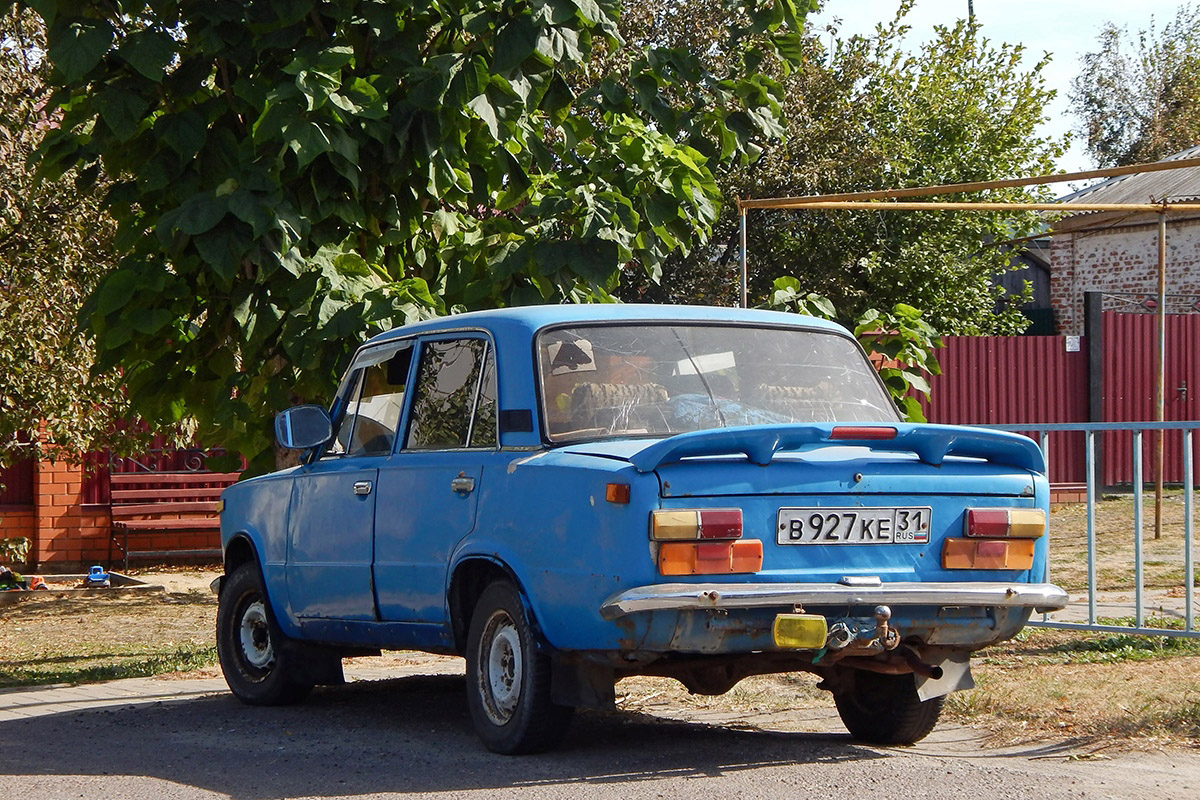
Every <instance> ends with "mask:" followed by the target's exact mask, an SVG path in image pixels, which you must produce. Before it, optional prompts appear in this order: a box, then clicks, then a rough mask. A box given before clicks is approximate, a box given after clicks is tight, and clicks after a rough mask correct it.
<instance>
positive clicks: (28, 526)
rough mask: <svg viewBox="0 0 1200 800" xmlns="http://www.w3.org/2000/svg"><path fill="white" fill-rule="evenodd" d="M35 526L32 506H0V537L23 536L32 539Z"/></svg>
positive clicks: (16, 537)
mask: <svg viewBox="0 0 1200 800" xmlns="http://www.w3.org/2000/svg"><path fill="white" fill-rule="evenodd" d="M36 528H37V524H36V521H35V519H34V512H33V509H32V508H28V507H18V506H0V539H19V538H21V537H24V538H26V539H28V540H30V541H33V539H34V534H35V531H36Z"/></svg>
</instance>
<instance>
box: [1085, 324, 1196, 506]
mask: <svg viewBox="0 0 1200 800" xmlns="http://www.w3.org/2000/svg"><path fill="white" fill-rule="evenodd" d="M1157 341H1158V320H1157V317H1156V316H1155V315H1153V314H1119V313H1113V312H1106V313H1105V314H1104V366H1103V369H1104V420H1103V421H1104V422H1150V421H1153V420H1154V419H1155V402H1154V399H1155V388H1156V386H1155V380H1156V377H1155V370H1156V361H1157ZM1166 354H1167V358H1166V371H1165V381H1164V383H1165V386H1166V392H1165V393H1164V396H1163V418H1164V419H1165V420H1166V421H1167V422H1179V421H1185V420H1195V419H1200V315H1197V314H1168V315H1167V316H1166ZM1154 441H1155V436H1154V434H1153V433H1147V434H1146V435H1145V436H1143V437H1142V459H1143V464H1144V474H1145V475H1146V477H1147V479H1149V478H1151V477H1152V476H1153V475H1154V472H1153V465H1154V461H1153V458H1154V456H1153V453H1154ZM1132 458H1133V440H1132V436H1131V434H1128V433H1107V434H1105V435H1104V437H1103V441H1102V443H1101V459H1100V462H1101V464H1102V465H1103V473H1102V481H1103V483H1104V484H1105V485H1108V486H1111V485H1115V484H1124V483H1129V482H1130V481H1131V480H1132V478H1133V471H1132V470H1133V467H1132ZM1182 465H1183V436H1182V434H1181V433H1179V432H1177V431H1168V432H1166V434H1165V437H1164V469H1163V479H1164V480H1165V481H1167V482H1168V483H1179V482H1182V481H1183V466H1182Z"/></svg>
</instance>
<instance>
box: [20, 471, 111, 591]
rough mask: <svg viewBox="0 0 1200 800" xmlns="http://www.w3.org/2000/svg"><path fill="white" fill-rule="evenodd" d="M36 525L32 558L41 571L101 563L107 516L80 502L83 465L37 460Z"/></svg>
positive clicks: (105, 546) (105, 545) (105, 551)
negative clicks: (49, 568) (48, 568)
mask: <svg viewBox="0 0 1200 800" xmlns="http://www.w3.org/2000/svg"><path fill="white" fill-rule="evenodd" d="M34 508H35V512H34V515H35V524H34V537H33V549H32V552H31V554H30V555H31V559H32V561H33V563H34V564H36V565H37V568H38V569H40V570H42V571H50V570H47V569H46V568H47V567H51V568H52V569H53V570H62V571H72V570H76V569H79V568H81V567H84V566H87V565H88V564H99V563H103V562H104V560H105V559H106V558H107V555H108V533H109V527H110V523H109V517H108V509H107V508H106V507H104V506H99V507H97V506H85V505H84V504H83V467H81V466H78V465H74V464H67V463H66V462H63V461H58V462H51V461H39V462H38V464H37V467H36V470H35V477H34Z"/></svg>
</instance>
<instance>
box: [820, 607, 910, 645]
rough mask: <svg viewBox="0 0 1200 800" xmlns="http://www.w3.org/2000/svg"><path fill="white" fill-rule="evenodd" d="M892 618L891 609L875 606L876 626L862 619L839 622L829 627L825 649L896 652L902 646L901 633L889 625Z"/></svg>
mask: <svg viewBox="0 0 1200 800" xmlns="http://www.w3.org/2000/svg"><path fill="white" fill-rule="evenodd" d="M891 618H892V610H891V609H890V608H888V607H887V606H875V624H874V625H871V623H870V622H869V621H868V620H866V619H862V618H859V619H843V620H838V621H837V622H835V623H833V624H832V625H830V626H829V637H828V638H827V639H826V641H825V648H826V649H827V650H831V651H834V652H836V651H839V650H845V649H847V648H850V649H851V650H855V651H873V652H882V651H886V650H895V649H896V646H897V645H899V644H900V632H899V631H897V630H896V629H895V628H893V627H892V626H891V625H890V624H888V623H889V620H891Z"/></svg>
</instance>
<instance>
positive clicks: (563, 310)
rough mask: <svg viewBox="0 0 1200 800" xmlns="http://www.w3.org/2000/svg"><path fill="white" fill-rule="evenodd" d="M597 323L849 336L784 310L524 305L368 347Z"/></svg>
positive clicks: (441, 322) (418, 325)
mask: <svg viewBox="0 0 1200 800" xmlns="http://www.w3.org/2000/svg"><path fill="white" fill-rule="evenodd" d="M592 322H681V323H684V322H687V323H704V322H709V323H714V322H715V323H742V324H751V325H788V326H801V327H806V328H818V329H822V330H828V331H830V332H836V333H841V334H843V335H844V334H846V333H847V331H846V329H845V328H843V327H842V326H841V325H838V324H837V323H835V322H829V321H828V320H823V319H818V318H816V317H807V316H803V315H801V314H792V313H788V312H782V311H763V310H761V309H756V308H750V309H746V308H726V307H718V306H668V305H650V304H636V303H592V304H571V305H547V306H518V307H513V308H498V309H492V310H489V311H470V312H467V313H463V314H450V315H448V316H445V317H438V318H436V319H430V320H424V321H422V322H415V323H412V324H409V325H403V326H401V327H399V328H393V329H392V330H390V331H387V332H386V333H381V334H379V335H378V336H375V337H374V338H373V339H371V341H370V342H369V343H368V344H377V343H379V342H384V341H387V340H389V339H396V338H400V337H405V336H412V335H415V334H421V333H436V332H439V331H451V330H463V329H484V330H490V331H494V332H500V331H504V332H506V333H509V334H516V333H517V332H518V331H519V330H524V331H525V332H526V333H527V334H529V335H532V334H533V333H535V332H536V331H538V330H540V329H542V328H546V327H549V326H554V325H570V324H572V323H576V324H584V323H592Z"/></svg>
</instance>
